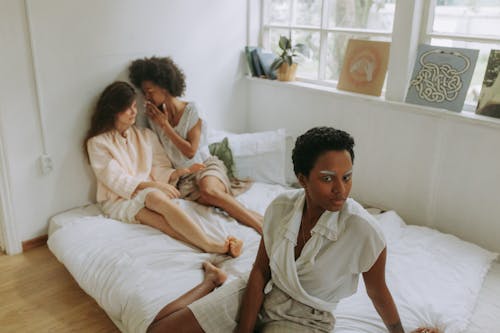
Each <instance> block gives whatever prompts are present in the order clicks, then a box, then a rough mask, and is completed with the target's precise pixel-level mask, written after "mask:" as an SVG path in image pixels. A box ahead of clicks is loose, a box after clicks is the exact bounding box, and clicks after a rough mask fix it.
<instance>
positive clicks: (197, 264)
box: [48, 183, 286, 332]
mask: <svg viewBox="0 0 500 333" xmlns="http://www.w3.org/2000/svg"><path fill="white" fill-rule="evenodd" d="M284 190H286V188H285V187H283V186H280V185H268V184H262V183H255V184H253V186H252V187H251V188H250V190H248V191H247V192H245V193H243V194H241V195H240V196H238V200H240V201H241V202H243V203H244V205H245V206H247V207H248V208H250V209H253V210H255V211H258V212H260V213H262V214H263V213H264V211H265V209H266V208H267V206H268V205H269V203H270V202H271V201H272V200H273V199H274V198H275V197H276V196H277V195H278V194H279V193H282V192H283V191H284ZM178 202H179V204H180V205H181V206H182V207H183V208H184V209H185V210H186V212H187V213H188V214H189V215H190V216H191V217H193V218H194V220H195V221H196V222H197V223H198V224H199V225H200V226H201V227H202V229H203V230H204V231H205V232H206V233H208V234H209V235H212V236H214V237H219V238H220V239H225V238H226V237H227V236H228V235H234V236H237V237H238V238H240V239H242V240H243V241H244V249H243V254H242V255H241V256H240V257H238V258H236V259H231V258H230V257H228V256H223V255H214V254H207V253H202V252H201V251H200V250H198V249H197V248H195V247H192V246H189V245H186V244H184V243H182V242H179V241H176V240H174V239H172V238H170V237H168V236H166V235H165V234H163V233H161V232H160V231H157V230H155V229H153V228H150V227H147V226H143V225H130V224H124V223H122V222H118V221H114V220H111V219H107V218H104V217H103V216H101V215H98V214H100V211H99V209H98V208H97V207H96V206H95V205H91V206H88V207H84V208H80V209H75V210H71V211H68V212H65V213H62V214H59V215H57V216H55V217H54V218H52V219H51V222H50V227H49V240H48V246H49V249H50V250H51V251H52V252H53V253H54V255H55V256H56V257H57V259H58V260H59V261H60V262H62V263H63V264H64V265H65V266H66V268H67V269H68V271H69V272H70V273H71V275H72V276H73V277H74V278H75V280H76V281H77V282H78V284H79V285H80V287H81V288H82V289H83V290H85V292H86V293H87V294H89V295H90V296H92V297H93V298H94V299H95V300H96V301H97V303H98V304H99V305H100V306H101V307H102V308H103V309H104V310H105V311H106V313H107V314H108V316H109V317H110V318H111V320H113V322H114V323H115V324H116V325H117V326H118V328H119V329H120V330H121V331H123V332H145V331H146V329H147V327H148V326H149V324H150V323H151V322H152V320H153V318H154V317H155V316H156V314H157V313H158V312H159V311H160V310H161V309H162V308H163V307H164V306H165V305H167V304H168V303H170V302H171V301H172V300H174V299H176V298H177V297H179V296H181V295H182V294H184V293H185V292H186V291H188V290H190V289H191V288H193V287H194V286H195V285H196V284H198V283H200V282H201V281H202V278H203V272H202V269H201V267H202V266H201V265H202V263H203V262H204V261H206V260H209V261H211V262H215V263H218V266H219V267H221V268H222V269H224V270H225V271H226V272H227V273H228V275H229V278H228V282H229V281H230V280H231V279H234V278H235V277H237V276H240V275H241V274H244V273H245V272H248V271H249V270H250V269H251V267H252V264H253V261H254V259H255V255H256V254H257V249H258V246H259V241H260V236H259V235H258V234H257V233H256V232H255V231H254V230H253V229H251V228H248V227H246V226H243V225H241V224H239V223H237V222H236V221H235V220H233V219H231V218H228V217H227V216H226V215H225V214H224V213H223V212H219V211H216V210H215V209H214V208H209V207H205V206H201V205H198V204H196V203H193V202H188V201H184V200H178Z"/></svg>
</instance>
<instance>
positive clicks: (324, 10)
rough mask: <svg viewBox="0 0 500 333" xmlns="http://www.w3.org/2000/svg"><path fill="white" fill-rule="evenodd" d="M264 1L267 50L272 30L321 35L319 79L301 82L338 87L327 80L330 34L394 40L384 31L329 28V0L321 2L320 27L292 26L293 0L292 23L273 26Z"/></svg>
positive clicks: (263, 41) (266, 1)
mask: <svg viewBox="0 0 500 333" xmlns="http://www.w3.org/2000/svg"><path fill="white" fill-rule="evenodd" d="M261 1H262V8H263V11H262V17H263V19H262V26H261V32H262V35H261V36H262V43H261V44H262V46H263V48H265V49H271V47H270V45H269V40H270V38H269V31H270V29H288V30H290V31H291V30H309V31H315V32H319V33H320V43H319V45H320V48H319V57H318V58H319V64H318V66H319V69H318V79H317V80H314V79H307V78H302V77H298V79H299V80H300V81H304V82H310V83H316V84H321V85H328V86H336V85H337V81H332V80H327V79H326V59H327V42H328V34H329V33H336V32H338V33H343V34H349V35H353V36H363V37H366V36H370V37H386V38H388V39H389V40H391V38H392V33H391V32H388V31H382V30H374V29H358V28H329V27H328V13H329V11H328V9H329V8H328V2H329V1H328V0H322V1H321V23H320V26H319V27H313V26H304V25H297V24H292V22H293V21H294V17H293V15H294V13H295V10H294V9H295V5H296V3H297V0H292V1H291V6H290V18H291V19H290V21H289V24H272V23H269V19H268V17H269V13H268V10H269V7H268V5H267V4H268V3H269V0H261Z"/></svg>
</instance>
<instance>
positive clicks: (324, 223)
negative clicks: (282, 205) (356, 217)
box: [281, 191, 349, 245]
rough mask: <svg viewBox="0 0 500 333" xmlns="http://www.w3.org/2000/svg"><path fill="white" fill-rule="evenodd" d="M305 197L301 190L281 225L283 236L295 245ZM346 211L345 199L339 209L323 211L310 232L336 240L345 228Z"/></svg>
mask: <svg viewBox="0 0 500 333" xmlns="http://www.w3.org/2000/svg"><path fill="white" fill-rule="evenodd" d="M305 197H306V196H305V191H302V193H301V194H300V197H299V198H298V200H296V201H295V203H294V206H293V208H292V210H291V212H290V214H289V215H288V216H287V217H286V219H285V223H284V224H283V225H282V226H281V229H282V230H281V233H282V235H283V237H285V238H287V239H288V240H290V241H291V242H293V243H294V245H297V235H298V233H299V229H300V221H301V219H302V212H303V210H304V204H305ZM347 211H348V208H347V201H346V203H344V206H343V207H342V209H341V210H340V211H337V212H331V211H325V212H323V214H321V216H320V218H319V220H318V222H316V225H315V226H314V227H313V228H312V230H311V233H318V234H319V235H322V236H323V237H325V238H327V239H329V240H331V241H336V240H337V239H338V237H339V235H340V233H341V232H342V231H343V230H344V228H345V220H346V219H345V217H347V216H348V215H349V214H346V213H347Z"/></svg>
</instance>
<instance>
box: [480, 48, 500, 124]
mask: <svg viewBox="0 0 500 333" xmlns="http://www.w3.org/2000/svg"><path fill="white" fill-rule="evenodd" d="M499 73H500V50H491V52H490V57H489V58H488V65H487V66H486V72H485V73H484V80H483V86H482V87H481V93H480V94H479V101H478V103H477V108H476V113H477V114H481V115H483V116H489V117H495V118H500V75H498V74H499Z"/></svg>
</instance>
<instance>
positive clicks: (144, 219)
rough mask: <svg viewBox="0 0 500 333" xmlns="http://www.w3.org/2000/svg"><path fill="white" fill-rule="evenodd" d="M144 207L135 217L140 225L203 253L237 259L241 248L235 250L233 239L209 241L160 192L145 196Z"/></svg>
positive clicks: (176, 206)
mask: <svg viewBox="0 0 500 333" xmlns="http://www.w3.org/2000/svg"><path fill="white" fill-rule="evenodd" d="M145 206H146V208H143V209H142V210H140V211H139V213H138V214H137V215H136V219H137V220H138V221H140V222H141V223H142V224H145V225H149V226H151V227H153V228H156V229H158V230H161V231H163V232H164V233H166V234H167V235H169V236H172V237H173V238H176V239H179V240H182V241H184V242H186V243H189V244H192V245H194V246H197V247H199V248H201V249H202V250H203V251H205V252H211V253H227V254H229V255H231V256H233V257H237V256H238V255H239V254H240V252H241V246H240V251H238V250H237V244H235V240H234V239H235V238H234V237H232V236H229V237H228V238H227V239H226V240H225V241H224V242H217V241H215V240H213V239H211V238H210V237H208V236H207V235H206V234H205V233H204V232H203V230H201V228H200V227H199V226H198V225H197V224H195V223H194V222H193V221H192V220H191V218H190V217H189V216H188V215H186V213H184V212H183V211H182V210H181V208H180V207H179V206H178V205H177V204H175V203H174V202H172V201H171V200H170V199H169V198H168V197H167V196H166V195H165V194H163V193H161V192H158V191H155V192H151V193H149V194H148V195H147V196H146V201H145ZM148 211H150V212H151V213H150V212H148ZM240 242H241V241H240ZM231 243H233V244H231Z"/></svg>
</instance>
